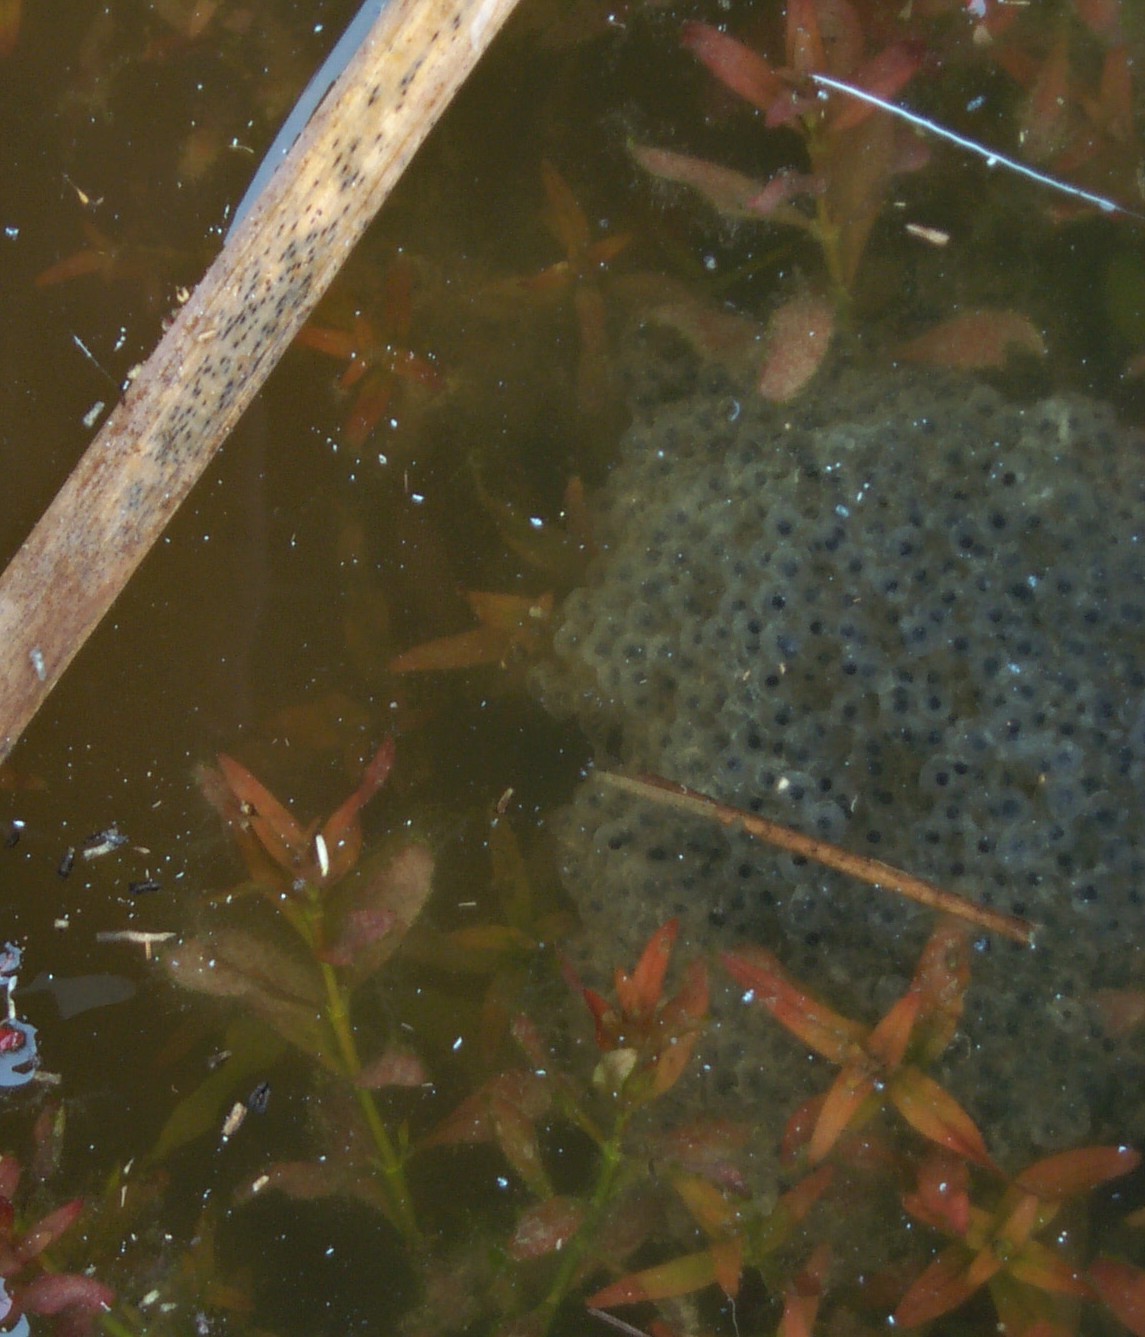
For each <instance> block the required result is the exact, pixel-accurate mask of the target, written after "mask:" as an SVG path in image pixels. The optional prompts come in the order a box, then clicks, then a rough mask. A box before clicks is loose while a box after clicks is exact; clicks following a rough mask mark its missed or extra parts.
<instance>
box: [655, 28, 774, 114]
mask: <svg viewBox="0 0 1145 1337" xmlns="http://www.w3.org/2000/svg"><path fill="white" fill-rule="evenodd" d="M680 40H681V43H682V44H683V45H684V46H685V47H687V49H688V50H689V51H691V53H692V54H693V55H694V56H697V57H699V59H700V60H701V61H702V62H703V63H704V64H705V65H706V66H707V67H708V69H709V70H710V71H711V72H712V74H714V75H715V76H716V78H717V79H718V80H719V81H720V82H721V83H722V84H724V85H725V86H726V87H728V88H730V89H731V90H732V92H733V93H738V94H739V95H740V97H742V98H745V99H746V100H747V101H748V102H750V103H751V104H752V106H753V107H758V108H759V109H760V111H767V110H768V108H769V107H770V106H771V104H772V103H773V102H774V101H775V100H776V99H777V98H779V97H782V96H783V94H784V93H785V92H786V91H787V85H786V84H785V83H784V81H783V79H782V77H781V76H780V75H779V74H778V72H777V71H776V70H774V69H773V68H772V66H771V65H770V64H769V62H768V61H767V60H766V59H765V58H764V57H763V56H761V55H760V54H759V52H757V51H753V50H752V49H751V48H750V47H748V46H744V44H743V43H742V42H737V41H736V39H735V38H734V37H729V36H728V35H727V34H726V33H722V32H720V31H719V29H718V28H712V27H710V26H709V25H708V24H706V23H696V22H691V23H685V24H684V27H683V31H682V33H681V37H680Z"/></svg>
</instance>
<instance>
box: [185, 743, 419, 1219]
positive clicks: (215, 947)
mask: <svg viewBox="0 0 1145 1337" xmlns="http://www.w3.org/2000/svg"><path fill="white" fill-rule="evenodd" d="M393 761H394V744H393V740H392V739H387V740H386V741H385V742H384V743H383V744H382V746H381V747H380V748H379V749H378V751H377V753H376V754H375V755H374V757H373V759H372V760H371V762H370V763H369V765H367V767H366V768H365V771H364V772H363V775H362V779H361V782H360V783H359V785H358V787H357V789H355V790H354V792H353V793H352V794H351V795H350V796H349V798H347V799H346V800H345V802H344V803H342V805H341V806H340V807H339V808H338V809H337V810H336V811H335V812H334V814H333V815H332V816H331V817H329V818H328V819H327V820H326V821H325V822H324V823H321V824H319V823H318V822H314V823H312V824H311V825H310V826H308V827H303V826H301V825H300V824H299V822H298V821H297V820H296V819H295V818H294V816H293V815H292V814H291V813H290V812H289V810H288V809H287V808H285V807H284V806H283V805H282V804H281V803H280V802H279V801H278V799H276V798H275V797H274V795H273V794H272V793H271V792H270V791H269V790H268V789H267V788H266V787H265V786H264V785H263V784H262V783H261V782H260V781H259V780H257V779H256V778H255V777H254V776H253V775H252V774H251V772H250V771H248V770H247V769H246V767H244V766H242V765H240V764H239V763H238V762H237V761H235V760H234V759H233V758H231V757H226V756H222V757H220V758H219V766H218V769H217V770H213V769H210V768H204V769H203V770H202V772H201V773H200V783H201V784H202V787H203V790H204V792H205V793H206V794H207V797H208V798H209V799H210V801H211V802H212V804H213V805H214V806H215V808H216V809H217V810H218V812H219V813H220V815H221V816H222V817H223V819H224V821H226V823H227V825H228V827H229V828H230V830H231V833H232V835H233V837H234V839H235V841H236V843H237V845H238V847H239V850H240V852H241V854H242V856H243V859H244V862H245V863H246V866H247V871H248V873H249V875H250V881H249V882H248V883H247V884H245V887H244V888H241V890H246V891H250V892H256V893H258V894H260V895H261V896H262V897H263V898H264V899H265V900H266V901H267V902H269V903H270V905H272V906H273V907H274V910H275V912H276V914H277V915H278V916H280V917H281V918H282V919H284V920H285V921H286V922H287V923H288V924H289V925H290V927H291V928H292V929H293V930H294V935H295V936H294V941H293V942H292V943H282V944H279V943H278V942H276V941H275V940H274V939H273V936H272V934H271V933H270V932H260V933H256V932H253V931H251V930H249V929H246V928H220V929H212V930H208V931H207V932H205V933H203V934H200V935H199V936H197V937H195V938H192V939H190V940H189V941H187V942H185V943H183V944H182V945H181V947H180V948H179V949H178V950H176V951H174V952H172V953H171V954H170V955H169V956H168V958H167V966H168V969H169V970H170V972H171V974H172V975H173V977H174V978H175V980H176V981H177V982H178V983H179V984H182V985H183V986H184V987H187V988H191V989H195V990H197V991H199V992H202V993H208V994H213V995H215V996H218V997H225V998H235V999H241V1000H242V1002H243V1003H244V1005H245V1006H246V1008H247V1009H248V1010H249V1011H250V1012H252V1013H253V1014H254V1015H255V1016H256V1017H258V1018H259V1020H260V1021H261V1022H263V1023H265V1025H267V1026H268V1027H270V1029H271V1030H272V1031H273V1032H275V1033H276V1034H277V1035H278V1036H279V1037H280V1038H281V1039H282V1040H285V1041H286V1042H288V1043H289V1044H291V1045H293V1046H295V1047H296V1048H299V1049H301V1050H303V1051H304V1052H305V1053H307V1054H309V1055H311V1056H313V1057H314V1058H316V1059H317V1060H318V1061H319V1062H320V1063H321V1064H322V1065H323V1066H324V1067H326V1068H328V1069H330V1070H331V1071H333V1072H334V1073H336V1074H337V1075H338V1076H340V1077H341V1078H343V1079H344V1080H345V1081H346V1082H348V1083H349V1084H350V1086H351V1088H352V1090H353V1092H354V1097H355V1099H356V1102H357V1106H358V1110H359V1113H360V1116H361V1118H362V1120H363V1122H364V1125H365V1128H366V1129H367V1131H368V1136H369V1142H370V1145H371V1147H372V1156H371V1157H370V1158H368V1159H369V1160H370V1161H371V1163H370V1164H369V1165H368V1167H366V1168H367V1169H368V1170H369V1171H372V1175H371V1189H372V1198H373V1200H374V1201H375V1203H376V1205H377V1206H379V1207H380V1208H381V1210H382V1211H383V1212H384V1214H385V1215H386V1216H387V1217H388V1218H389V1219H390V1220H391V1221H392V1223H393V1224H394V1225H395V1226H396V1227H397V1228H398V1230H399V1231H400V1232H401V1233H402V1234H403V1235H404V1236H405V1237H406V1238H408V1239H410V1240H413V1239H416V1238H417V1236H418V1228H417V1224H416V1220H415V1216H414V1208H413V1203H412V1200H411V1198H410V1193H409V1188H408V1185H407V1183H406V1176H405V1169H404V1163H405V1159H406V1154H407V1150H408V1149H407V1147H406V1143H405V1138H404V1134H403V1133H402V1132H401V1131H400V1130H399V1132H398V1133H397V1134H395V1133H393V1132H392V1131H391V1130H390V1129H389V1128H387V1126H386V1124H385V1122H384V1120H383V1118H382V1115H381V1112H380V1110H379V1108H378V1104H377V1100H376V1096H375V1091H376V1090H377V1089H378V1088H380V1087H382V1086H392V1085H409V1084H410V1080H411V1076H412V1079H413V1082H414V1084H416V1082H417V1081H419V1080H420V1075H419V1074H420V1069H419V1068H418V1065H417V1064H416V1062H415V1061H414V1060H412V1058H410V1057H409V1056H406V1055H404V1054H399V1053H398V1052H396V1051H385V1052H383V1053H382V1054H380V1055H377V1056H376V1057H375V1058H373V1059H371V1060H368V1061H363V1059H362V1057H361V1055H360V1053H359V1048H358V1041H357V1039H356V1035H355V1029H354V1026H353V1023H352V1020H351V1008H352V999H353V995H354V992H355V990H356V989H357V988H358V987H359V986H360V985H361V984H362V983H364V982H365V980H367V979H369V978H370V977H371V976H372V975H373V974H374V973H375V972H376V971H377V970H378V969H380V968H381V966H382V965H383V964H384V963H385V962H386V961H387V960H388V959H389V957H390V956H391V955H392V954H393V952H394V951H395V950H396V948H397V946H398V944H399V943H400V942H401V940H402V938H403V936H404V935H405V933H406V931H407V930H408V928H409V926H410V925H411V924H412V923H413V921H414V920H415V919H416V918H417V916H418V915H419V913H420V912H421V908H422V906H423V905H424V903H425V900H426V898H427V897H428V895H429V891H430V888H431V885H432V876H433V859H432V856H431V855H430V853H429V851H428V850H427V849H426V848H425V846H423V845H421V844H418V843H416V842H413V841H409V842H406V843H404V844H403V845H402V846H401V847H400V848H399V849H398V850H397V851H396V852H395V853H390V854H389V855H387V856H386V857H384V858H383V859H382V860H381V861H380V862H375V863H373V864H372V865H370V866H367V867H366V868H364V869H363V868H360V867H359V859H360V856H361V852H362V829H361V810H362V808H363V807H365V805H366V804H367V803H368V802H369V801H370V799H371V798H373V796H374V795H375V793H376V792H377V791H378V790H379V789H380V788H381V787H382V785H383V784H385V782H386V779H387V777H388V776H389V773H390V769H391V767H392V765H393ZM300 948H301V950H299V949H300ZM208 1080H209V1079H208ZM218 1085H220V1087H221V1089H225V1086H224V1085H223V1084H218ZM191 1099H192V1100H194V1099H196V1097H195V1096H193V1097H192V1098H191ZM174 1117H175V1118H178V1117H179V1112H178V1111H177V1112H176V1115H175V1116H174ZM161 1145H162V1140H161ZM331 1191H333V1189H331Z"/></svg>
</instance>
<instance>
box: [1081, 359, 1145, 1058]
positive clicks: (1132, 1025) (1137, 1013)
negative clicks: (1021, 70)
mask: <svg viewBox="0 0 1145 1337" xmlns="http://www.w3.org/2000/svg"><path fill="white" fill-rule="evenodd" d="M1135 362H1139V363H1140V367H1139V368H1137V369H1136V370H1134V369H1133V368H1132V367H1127V368H1126V371H1125V375H1126V376H1137V375H1140V374H1141V373H1142V372H1145V353H1142V354H1141V355H1140V357H1139V358H1136V359H1135ZM1092 1002H1093V1005H1094V1007H1095V1008H1096V1010H1097V1013H1098V1016H1099V1017H1100V1018H1101V1023H1102V1025H1103V1026H1104V1027H1105V1029H1106V1031H1107V1032H1108V1033H1109V1034H1110V1035H1111V1036H1113V1038H1114V1039H1117V1040H1119V1039H1121V1038H1122V1037H1123V1036H1126V1035H1128V1034H1130V1032H1132V1031H1134V1030H1136V1029H1137V1027H1138V1026H1140V1025H1141V1024H1142V1022H1145V989H1098V991H1097V992H1096V993H1095V994H1094V995H1093V999H1092Z"/></svg>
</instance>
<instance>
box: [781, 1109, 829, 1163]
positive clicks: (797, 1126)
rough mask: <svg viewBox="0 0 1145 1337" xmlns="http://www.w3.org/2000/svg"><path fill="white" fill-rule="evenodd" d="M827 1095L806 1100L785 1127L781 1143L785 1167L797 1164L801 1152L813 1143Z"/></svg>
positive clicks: (782, 1159)
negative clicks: (812, 1136) (812, 1139)
mask: <svg viewBox="0 0 1145 1337" xmlns="http://www.w3.org/2000/svg"><path fill="white" fill-rule="evenodd" d="M826 1099H827V1097H826V1095H825V1094H824V1095H821V1096H812V1097H811V1099H810V1100H805V1101H804V1102H803V1104H802V1105H800V1106H799V1108H798V1109H797V1110H796V1111H795V1113H794V1114H792V1115H791V1117H790V1118H789V1119H788V1120H787V1122H786V1124H784V1126H783V1140H782V1142H781V1143H780V1147H779V1154H780V1159H781V1161H782V1163H783V1165H784V1166H785V1167H790V1166H792V1165H794V1164H795V1162H796V1160H797V1159H798V1157H799V1154H800V1152H802V1151H803V1149H804V1148H805V1147H806V1146H807V1144H808V1142H810V1141H811V1134H812V1133H813V1132H814V1131H815V1125H816V1124H817V1123H818V1122H819V1111H820V1110H821V1109H822V1108H823V1102H824V1101H825V1100H826Z"/></svg>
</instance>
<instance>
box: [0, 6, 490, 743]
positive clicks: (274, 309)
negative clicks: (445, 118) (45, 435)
mask: <svg viewBox="0 0 1145 1337" xmlns="http://www.w3.org/2000/svg"><path fill="white" fill-rule="evenodd" d="M515 3H516V0H389V3H388V4H387V5H386V7H385V9H384V10H383V11H382V14H381V16H380V18H379V19H378V20H377V21H376V22H375V24H374V25H373V27H372V28H371V29H370V32H369V35H368V36H367V37H366V40H365V41H364V42H363V44H362V47H361V49H360V50H359V52H358V54H357V55H356V56H355V57H354V58H353V60H351V62H350V64H349V65H348V66H347V67H346V69H345V71H344V72H343V74H342V75H341V77H340V78H339V79H338V82H337V83H336V84H335V86H334V87H333V88H332V89H331V91H330V92H329V93H328V94H327V96H326V99H325V101H324V102H323V103H322V105H321V106H320V107H319V109H318V111H317V112H316V113H315V115H314V117H313V118H312V120H311V121H310V123H309V125H308V126H307V127H306V129H305V130H304V131H303V133H302V135H301V137H300V138H299V140H298V142H297V143H296V144H295V145H294V147H293V148H292V149H291V150H290V152H289V154H288V155H287V156H286V158H285V159H284V160H283V162H282V164H281V166H280V167H279V168H278V171H277V172H276V173H275V175H274V177H273V178H272V180H271V181H270V183H269V185H268V186H267V188H266V190H265V191H264V192H263V194H262V195H261V196H260V197H259V199H258V202H257V203H256V204H255V205H254V207H253V208H252V209H251V212H250V213H249V215H247V217H246V218H245V219H244V220H243V222H242V224H241V225H240V226H239V227H238V228H237V229H236V230H235V231H234V233H233V234H232V235H231V237H230V238H229V239H228V241H227V243H226V245H225V246H224V247H223V250H222V252H221V253H220V254H219V256H218V257H217V259H216V260H215V262H214V264H212V266H211V268H210V269H209V270H208V271H207V274H206V276H205V277H204V278H203V280H202V282H201V283H200V284H199V286H198V287H197V288H196V289H195V292H194V293H193V294H192V296H191V298H190V300H189V301H188V302H187V304H186V306H184V307H183V309H182V310H181V311H180V312H179V315H178V317H177V318H176V320H175V321H174V323H173V324H172V326H171V328H170V329H169V330H168V332H167V334H166V335H165V336H164V338H163V340H162V342H161V343H160V344H159V346H158V348H156V350H155V352H154V353H153V354H152V355H151V357H150V358H149V359H148V361H147V362H146V363H145V364H144V365H143V367H142V368H140V370H139V374H138V375H137V376H136V378H135V379H134V380H133V381H132V383H131V385H130V387H129V388H128V389H127V391H126V393H125V395H124V398H123V399H122V401H121V402H120V403H119V405H118V406H117V408H116V409H115V411H114V412H113V413H112V415H111V417H110V418H109V419H108V420H107V422H106V423H105V425H104V427H103V428H102V430H101V431H100V432H99V434H98V436H96V438H95V440H94V441H93V442H92V443H91V445H90V446H89V447H88V449H87V451H86V453H85V454H84V456H83V458H82V459H81V460H80V462H79V463H78V464H77V465H76V467H75V469H74V470H73V472H72V474H71V476H70V478H69V479H68V480H67V482H66V483H65V484H64V485H63V487H62V488H61V489H60V491H59V493H58V494H57V495H56V498H55V500H54V501H53V502H52V504H51V506H50V507H49V508H48V510H47V511H46V512H45V513H44V515H43V517H42V518H41V520H40V522H39V523H38V524H37V525H36V527H35V529H34V530H33V531H32V533H31V535H30V536H29V537H28V538H27V540H26V541H25V542H24V545H23V546H22V547H21V548H20V550H19V552H18V553H17V554H16V556H15V557H14V558H13V559H12V562H11V563H10V565H9V566H8V569H7V570H6V571H5V572H4V575H3V576H2V577H0V761H2V760H3V759H4V758H5V757H6V756H7V755H8V754H9V753H10V752H11V750H12V748H13V747H14V746H15V743H16V741H17V739H18V738H19V737H20V734H21V733H22V732H23V730H24V728H25V727H26V725H27V724H28V721H29V720H30V719H31V718H32V716H33V715H34V714H35V712H36V710H37V709H38V708H39V706H40V704H41V703H42V702H43V700H44V698H45V697H46V696H47V695H48V693H49V692H50V691H51V689H52V687H53V686H54V685H55V683H56V681H57V680H58V679H59V677H60V675H61V674H62V673H63V672H64V670H65V669H66V668H67V666H68V664H69V663H70V662H71V660H72V658H73V657H74V656H75V654H76V652H77V651H78V650H79V648H80V646H82V645H83V643H84V641H85V640H86V639H87V637H88V635H89V634H90V633H91V632H92V631H93V630H94V628H95V627H96V625H97V624H98V623H99V621H100V619H101V618H102V617H103V615H104V614H105V613H106V612H107V610H108V608H109V607H110V606H111V604H112V601H113V600H114V599H115V598H116V597H117V596H118V595H119V593H120V591H121V590H122V589H123V587H124V586H125V585H126V584H127V582H128V580H129V579H130V577H131V575H132V574H133V572H134V571H135V569H136V568H137V567H138V565H139V563H140V562H141V561H142V560H143V557H144V556H145V555H146V553H147V552H148V550H149V549H150V548H151V546H152V544H153V543H154V542H155V541H156V539H157V538H158V537H159V535H160V534H161V533H162V532H163V529H164V527H165V526H166V524H167V522H168V521H169V520H170V518H171V516H172V515H173V514H174V513H175V511H176V510H177V509H178V507H179V505H180V504H181V503H182V501H183V499H184V498H185V497H186V495H187V493H188V492H189V491H190V489H191V487H192V485H193V484H194V483H195V482H196V480H197V479H198V478H199V476H200V475H201V473H202V472H203V470H204V468H205V467H206V465H207V464H208V462H209V461H210V459H211V457H212V456H213V455H214V453H215V451H216V450H217V449H218V447H219V446H220V445H221V444H222V442H223V441H224V440H225V438H226V437H227V435H228V434H229V433H230V431H231V428H232V427H233V426H234V425H235V423H236V422H237V421H238V419H239V417H240V415H241V414H242V412H243V411H244V409H245V408H246V407H247V405H248V404H249V403H250V401H251V399H252V398H253V397H254V395H255V392H256V391H257V390H258V389H259V387H260V386H261V385H262V383H263V382H264V381H265V380H266V378H267V376H268V375H269V374H270V371H271V369H272V368H273V367H274V365H275V364H276V363H277V362H278V360H279V358H280V357H281V356H282V354H283V352H284V351H285V349H286V348H287V346H288V345H289V343H290V341H291V340H292V339H293V338H294V336H295V334H296V333H297V332H298V330H299V328H300V327H301V325H302V324H303V322H304V321H305V320H306V318H307V317H308V316H309V314H310V312H311V311H312V310H313V308H314V306H315V304H316V303H317V301H318V299H319V298H320V297H321V296H322V294H323V293H324V292H325V291H326V289H327V287H328V286H329V285H330V283H331V281H332V280H333V278H334V276H335V274H336V273H337V272H338V270H339V269H340V268H341V266H342V263H343V261H344V260H345V259H346V257H347V256H348V255H349V253H350V251H351V249H352V247H353V246H354V244H355V242H356V241H357V240H358V238H359V237H360V236H361V235H362V233H363V232H364V231H365V229H366V227H367V225H368V224H369V223H370V221H371V220H372V219H373V217H374V215H375V214H376V213H377V211H378V209H379V208H380V206H381V204H382V201H383V200H384V199H385V198H386V196H387V195H388V194H389V192H390V191H391V190H392V188H393V186H394V184H395V183H396V182H397V180H398V178H399V177H400V176H401V174H402V172H403V171H404V170H405V167H406V165H407V164H408V163H409V161H410V159H411V158H412V157H413V155H414V153H415V152H416V150H417V149H418V147H419V146H420V145H421V143H422V141H423V140H424V139H425V137H426V135H427V134H428V133H429V131H430V129H431V128H432V126H433V125H434V123H435V122H436V121H437V120H438V118H439V117H440V115H441V113H442V112H443V111H444V109H445V107H446V106H447V105H448V104H449V102H450V100H451V98H452V97H453V95H454V93H455V92H456V91H457V89H458V88H460V86H461V85H462V83H464V81H465V79H466V77H467V76H468V74H469V72H470V70H472V68H473V66H474V65H475V64H476V63H477V60H478V58H479V57H480V55H481V54H482V52H483V51H484V50H485V49H486V47H487V46H488V45H489V44H490V42H491V41H492V40H493V37H494V36H495V35H496V33H497V32H498V31H499V29H500V28H501V27H502V25H503V24H504V22H505V20H506V18H507V17H508V16H509V14H510V13H511V12H512V10H513V8H514V5H515Z"/></svg>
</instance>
